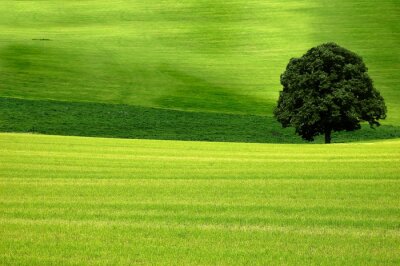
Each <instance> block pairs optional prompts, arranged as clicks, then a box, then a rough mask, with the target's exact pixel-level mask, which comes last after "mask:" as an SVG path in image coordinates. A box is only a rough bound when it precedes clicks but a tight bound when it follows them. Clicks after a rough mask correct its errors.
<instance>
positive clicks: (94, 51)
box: [0, 0, 400, 142]
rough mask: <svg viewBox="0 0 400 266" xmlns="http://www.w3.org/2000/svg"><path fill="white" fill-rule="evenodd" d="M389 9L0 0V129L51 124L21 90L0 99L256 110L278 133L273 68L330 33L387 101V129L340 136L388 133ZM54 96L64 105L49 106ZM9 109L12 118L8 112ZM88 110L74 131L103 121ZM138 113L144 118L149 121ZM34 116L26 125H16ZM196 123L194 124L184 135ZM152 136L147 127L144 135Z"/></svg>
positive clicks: (393, 121)
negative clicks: (353, 56)
mask: <svg viewBox="0 0 400 266" xmlns="http://www.w3.org/2000/svg"><path fill="white" fill-rule="evenodd" d="M399 8H400V7H399V5H398V3H397V1H395V0H384V1H379V2H376V1H372V2H371V1H367V0H357V1H345V0H339V1H327V0H320V1H302V2H299V1H292V0H285V1H279V2H278V1H263V0H251V1H248V0H233V1H215V0H214V1H208V0H202V1H198V0H186V1H177V0H168V1H145V2H143V1H130V0H129V1H128V0H118V1H106V0H98V1H90V0H82V1H65V0H64V1H51V0H46V1H4V3H2V5H1V7H0V69H1V75H0V97H3V99H2V100H1V101H0V110H1V112H0V121H2V123H1V124H3V125H5V126H3V129H2V131H9V132H40V133H45V134H53V133H54V132H51V131H50V130H47V129H46V123H45V121H42V120H33V119H25V120H21V117H24V116H25V117H26V114H25V113H23V111H21V110H26V109H28V108H31V107H32V102H31V101H25V102H24V101H20V102H19V103H18V108H12V107H13V105H10V104H7V103H6V101H7V98H19V99H29V100H34V101H35V106H36V107H35V109H34V110H35V111H40V112H41V113H44V114H46V113H52V112H53V110H54V106H50V105H49V104H48V100H53V101H56V106H57V108H59V109H67V108H68V107H69V103H70V102H80V103H81V105H79V106H78V105H76V106H75V108H78V107H81V109H76V112H75V114H79V112H80V110H82V111H83V112H85V110H87V109H90V108H92V107H93V105H91V104H90V103H102V104H103V106H102V109H104V110H106V111H105V112H110V113H111V115H110V116H119V113H118V111H119V109H118V107H117V108H115V105H117V106H119V105H123V106H122V107H121V108H124V106H126V105H129V106H133V108H132V110H133V111H132V112H134V111H135V110H139V112H138V113H137V114H136V117H138V116H141V112H140V110H143V109H141V108H136V107H143V108H150V109H149V112H151V111H152V109H151V108H158V110H159V111H160V112H162V111H163V110H165V113H163V114H160V115H161V116H162V117H163V119H166V120H174V119H175V117H174V114H175V113H174V112H170V111H169V110H171V109H172V110H181V111H185V112H194V113H198V112H201V113H204V112H205V113H223V114H240V115H250V116H251V115H259V116H264V117H265V119H264V121H265V122H266V125H267V127H268V128H267V130H265V129H264V125H261V126H260V125H259V124H257V123H253V124H252V125H251V127H252V128H256V131H263V132H265V136H267V137H265V138H266V140H264V141H263V142H277V137H276V135H284V136H286V135H287V134H286V133H285V131H284V130H282V129H280V127H279V125H278V124H277V123H274V121H273V119H272V109H273V108H274V106H275V104H276V101H277V97H278V91H279V90H280V88H281V86H280V84H279V77H280V74H281V73H282V72H283V71H284V69H285V67H286V64H287V63H288V61H289V59H290V58H292V57H299V56H301V55H303V54H304V53H305V52H306V51H307V50H308V49H309V48H311V47H313V46H315V45H318V44H321V43H324V42H330V41H335V42H337V43H338V44H340V45H342V46H344V47H346V48H348V49H350V50H353V51H355V52H356V53H358V54H360V55H361V56H362V57H363V58H364V60H365V63H366V64H367V66H368V67H369V72H370V75H371V77H372V78H373V80H374V81H375V86H376V87H377V88H378V89H379V90H380V91H381V93H382V95H383V96H384V98H385V100H386V103H387V105H388V118H387V120H386V121H384V125H386V126H388V127H389V130H388V131H387V130H385V129H384V128H383V129H382V130H377V131H374V132H373V133H371V132H365V134H364V133H361V134H360V135H359V136H357V138H348V137H346V136H344V137H343V138H342V139H341V140H340V141H353V140H354V139H357V140H360V139H361V140H362V139H371V138H376V139H383V138H388V136H391V137H399V133H398V132H399V130H396V132H397V134H396V133H393V131H394V130H391V129H390V128H396V127H399V126H400V115H399V114H400V105H399V102H400V91H399V90H398V88H397V84H399V83H400V75H399V73H400V71H399V70H400V51H399V49H398V47H399V45H400V43H399V34H400V31H399V25H400V24H399V23H398V14H399V13H400V10H399ZM382 14H384V15H382ZM4 97H5V98H4ZM10 101H13V100H10ZM62 103H65V106H63V107H60V106H61V104H62ZM85 104H87V105H85ZM135 108H136V109H135ZM35 111H34V112H35ZM21 112H22V113H21ZM5 113H7V114H11V116H10V117H11V118H8V117H5V116H6V115H5ZM14 116H15V117H18V122H17V123H13V122H10V120H11V121H12V120H13V117H14ZM133 116H135V114H133V115H132V117H133ZM210 116H211V118H210V119H212V114H210ZM187 118H190V119H189V122H190V123H191V124H193V123H197V124H202V127H203V128H207V127H209V126H210V125H209V123H208V120H209V119H208V117H207V116H201V115H200V116H196V115H191V114H188V115H187ZM97 119H98V118H97V109H95V110H94V111H93V112H92V113H88V112H86V113H85V116H79V115H77V116H76V117H75V121H76V122H77V124H82V126H81V127H80V131H81V133H80V134H79V135H92V134H91V133H90V132H91V131H96V130H97V131H98V132H102V125H101V124H99V126H98V127H96V125H93V126H94V127H93V126H92V127H84V126H85V121H87V120H97ZM250 119H251V118H250ZM58 120H59V121H58V125H56V126H57V127H63V123H64V121H63V119H58ZM107 121H108V120H107ZM107 121H105V122H104V123H107ZM147 121H149V124H148V125H147V127H148V128H152V122H153V121H154V120H147ZM34 122H35V123H36V124H35V125H33V127H34V130H31V131H30V128H29V127H28V128H27V126H25V127H24V125H31V124H33V123H34ZM140 123H141V122H140V121H139V122H138V123H133V124H134V125H136V124H139V125H138V126H137V128H136V127H135V126H132V129H133V131H141V130H142V128H141V125H140ZM109 126H110V127H111V126H113V127H115V126H114V125H109ZM221 127H222V128H224V125H221ZM243 127H244V125H241V126H240V128H243ZM64 128H68V127H64ZM35 129H36V131H35ZM164 129H165V128H164ZM188 129H190V128H188ZM188 129H187V130H188ZM168 130H169V131H173V130H174V127H170V128H169V129H168ZM85 131H87V132H85ZM120 131H124V128H123V127H122V128H120ZM367 131H368V130H367ZM196 132H197V128H196V127H195V128H193V130H192V131H191V132H190V133H189V134H186V137H184V138H183V139H185V140H186V139H188V138H189V137H188V136H190V135H195V134H196ZM231 132H232V131H226V130H220V133H219V135H218V136H217V135H215V136H216V137H215V138H214V139H209V140H215V141H220V140H222V139H224V138H226V139H230V140H232V139H235V138H233V137H229V136H228V137H226V136H227V135H229V134H231ZM118 133H119V128H116V129H115V131H114V135H112V134H111V136H115V137H124V136H122V135H124V134H125V133H122V134H118ZM57 134H61V135H71V132H69V131H68V130H65V131H64V132H57ZM157 134H158V135H162V134H163V130H161V129H160V130H159V132H158V133H157ZM157 134H156V135H157ZM371 134H372V135H371ZM139 135H143V134H141V133H139V134H137V136H139ZM154 135H155V134H154V132H151V131H149V133H148V136H146V134H144V138H153V136H154ZM364 135H365V138H363V136H364ZM393 135H395V136H393ZM100 136H104V137H108V136H110V134H104V135H100ZM236 139H237V138H236ZM259 139H260V138H259V137H254V138H250V142H258V141H259ZM285 139H289V138H285ZM292 139H294V138H292ZM192 140H198V138H193V139H192ZM334 140H335V139H334ZM294 142H296V141H294Z"/></svg>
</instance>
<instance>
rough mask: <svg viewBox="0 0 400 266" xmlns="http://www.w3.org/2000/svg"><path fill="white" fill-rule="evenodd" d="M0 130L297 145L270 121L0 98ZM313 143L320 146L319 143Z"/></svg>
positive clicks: (367, 136) (393, 133)
mask: <svg viewBox="0 0 400 266" xmlns="http://www.w3.org/2000/svg"><path fill="white" fill-rule="evenodd" d="M0 131H2V132H30V133H42V134H53V135H72V136H92V137H117V138H138V139H165V140H168V139H169V140H195V141H229V142H258V143H301V142H302V140H301V139H300V138H299V137H297V136H295V135H294V133H293V130H291V129H282V128H281V127H280V125H279V124H278V123H277V122H276V121H275V120H274V118H272V117H269V116H256V115H241V114H222V113H203V112H183V111H177V110H167V109H157V108H148V107H140V106H130V105H114V104H102V103H89V102H87V103H76V102H62V101H50V100H40V101H37V100H24V99H15V98H2V97H0ZM398 137H400V128H399V127H395V126H391V125H384V126H382V127H380V128H379V129H377V130H373V129H370V128H368V127H364V128H363V129H362V130H361V131H358V132H347V133H341V134H336V135H335V136H334V141H336V142H350V141H359V140H374V139H390V138H398ZM317 142H321V139H318V140H317Z"/></svg>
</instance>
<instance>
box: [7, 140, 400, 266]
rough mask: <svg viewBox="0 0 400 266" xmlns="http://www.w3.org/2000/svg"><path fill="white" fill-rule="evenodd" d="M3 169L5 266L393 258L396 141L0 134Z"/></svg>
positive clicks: (396, 256) (373, 261)
mask: <svg viewBox="0 0 400 266" xmlns="http://www.w3.org/2000/svg"><path fill="white" fill-rule="evenodd" d="M0 162H1V163H0V191H1V193H0V237H1V241H0V264H2V265H135V264H141V265H182V264H183V265H266V264H267V265H275V264H277V263H278V264H285V265H286V264H289V265H349V266H350V265H351V266H353V265H390V264H393V265H398V264H399V261H400V253H399V252H398V251H399V246H400V234H399V224H400V206H399V197H398V196H399V194H400V180H399V171H400V141H383V142H371V143H352V144H333V145H330V146H326V145H318V144H316V145H301V144H300V145H297V144H294V145H293V144H242V143H199V142H187V141H156V140H122V139H101V138H82V137H60V136H40V135H31V134H0ZM371 162H373V163H371Z"/></svg>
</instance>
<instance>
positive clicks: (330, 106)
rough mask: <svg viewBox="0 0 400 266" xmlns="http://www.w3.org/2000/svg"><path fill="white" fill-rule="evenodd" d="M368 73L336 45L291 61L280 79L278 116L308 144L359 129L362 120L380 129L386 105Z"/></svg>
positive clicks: (324, 45) (350, 54) (319, 48)
mask: <svg viewBox="0 0 400 266" xmlns="http://www.w3.org/2000/svg"><path fill="white" fill-rule="evenodd" d="M367 71H368V69H367V67H366V66H365V64H364V62H363V60H362V58H361V57H360V56H358V55H357V54H355V53H353V52H351V51H349V50H347V49H345V48H343V47H341V46H339V45H337V44H335V43H326V44H322V45H320V46H317V47H314V48H312V49H310V50H309V51H308V52H307V53H306V54H305V55H303V56H302V57H301V58H292V59H291V60H290V62H289V64H288V65H287V67H286V71H285V72H284V73H283V74H282V75H281V84H282V86H283V90H282V91H281V92H280V96H279V100H278V106H277V107H276V108H275V110H274V115H275V117H276V119H277V120H278V121H279V122H280V123H281V124H282V126H283V127H294V128H295V129H296V133H297V134H298V135H300V136H301V137H302V138H303V139H305V140H308V141H313V140H314V137H315V136H317V135H321V134H324V135H325V143H330V142H331V133H332V131H343V130H346V131H353V130H357V129H360V128H361V126H360V122H363V121H366V122H368V123H369V125H370V126H371V127H372V128H374V126H379V125H380V124H379V122H378V120H379V119H385V118H386V106H385V103H384V100H383V98H382V96H381V95H380V93H379V92H378V91H377V90H376V89H375V88H374V86H373V83H372V80H371V78H370V77H369V76H368V73H367Z"/></svg>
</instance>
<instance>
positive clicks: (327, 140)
mask: <svg viewBox="0 0 400 266" xmlns="http://www.w3.org/2000/svg"><path fill="white" fill-rule="evenodd" d="M331 133H332V131H331V130H330V129H326V130H325V143H331Z"/></svg>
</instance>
